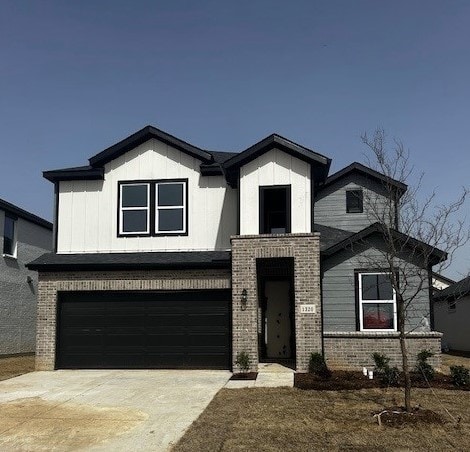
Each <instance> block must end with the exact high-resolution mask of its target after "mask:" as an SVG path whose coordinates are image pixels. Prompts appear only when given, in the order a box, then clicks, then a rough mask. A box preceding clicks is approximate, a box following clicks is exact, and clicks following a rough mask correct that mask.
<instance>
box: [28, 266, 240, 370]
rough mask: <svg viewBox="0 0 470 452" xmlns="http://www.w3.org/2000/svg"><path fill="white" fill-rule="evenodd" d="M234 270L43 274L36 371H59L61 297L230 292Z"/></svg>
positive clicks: (39, 298)
mask: <svg viewBox="0 0 470 452" xmlns="http://www.w3.org/2000/svg"><path fill="white" fill-rule="evenodd" d="M230 287H231V284H230V270H229V269H227V270H209V269H207V270H177V271H167V270H165V271H163V270H142V271H139V270H137V271H108V272H105V271H100V272H55V273H39V284H38V315H37V335H36V339H37V341H36V370H53V369H54V368H55V352H56V324H57V318H56V317H57V316H56V313H57V295H58V292H62V291H64V292H65V291H88V290H93V291H96V290H118V291H126V290H197V289H230Z"/></svg>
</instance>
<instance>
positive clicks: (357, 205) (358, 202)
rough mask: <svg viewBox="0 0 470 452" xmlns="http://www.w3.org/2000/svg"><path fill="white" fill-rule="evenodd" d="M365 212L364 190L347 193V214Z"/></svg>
mask: <svg viewBox="0 0 470 452" xmlns="http://www.w3.org/2000/svg"><path fill="white" fill-rule="evenodd" d="M362 211H363V197H362V190H348V191H347V192H346V212H348V213H361V212H362Z"/></svg>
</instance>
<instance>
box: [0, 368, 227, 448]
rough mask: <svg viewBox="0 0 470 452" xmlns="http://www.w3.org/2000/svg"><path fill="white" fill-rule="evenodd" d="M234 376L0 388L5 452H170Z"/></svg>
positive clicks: (67, 375) (37, 377) (94, 377)
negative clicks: (76, 451)
mask: <svg viewBox="0 0 470 452" xmlns="http://www.w3.org/2000/svg"><path fill="white" fill-rule="evenodd" d="M230 376H231V373H230V372H228V371H202V370H183V371H176V370H125V371H124V370H109V371H103V370H96V371H95V370H70V371H69V370H59V371H55V372H33V373H30V374H25V375H22V376H20V377H16V378H12V379H10V380H6V381H2V382H0V450H2V451H41V450H47V451H71V450H93V451H103V450H109V451H129V450H133V451H146V450H149V451H150V450H151V451H164V450H168V449H169V448H170V447H171V445H172V444H174V443H176V442H177V441H178V439H179V438H180V437H181V436H182V435H183V433H184V431H185V430H186V429H187V428H188V427H189V426H190V425H191V423H192V422H193V421H194V420H195V419H196V418H197V417H198V416H199V414H200V413H201V412H202V411H203V410H204V409H205V408H206V406H207V405H208V404H209V402H210V401H211V400H212V398H213V397H214V395H215V394H216V393H217V392H218V391H219V389H220V388H222V387H223V386H224V384H225V383H226V382H227V380H228V379H229V378H230Z"/></svg>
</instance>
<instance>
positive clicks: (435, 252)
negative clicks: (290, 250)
mask: <svg viewBox="0 0 470 452" xmlns="http://www.w3.org/2000/svg"><path fill="white" fill-rule="evenodd" d="M388 230H389V231H390V232H391V234H392V237H393V239H394V240H397V241H398V242H402V244H404V245H405V246H406V247H410V248H412V247H418V248H421V249H425V250H426V252H429V255H430V256H431V257H432V258H433V259H432V261H431V262H430V264H432V265H435V264H438V263H439V262H442V261H444V260H446V259H447V253H446V252H444V251H442V250H439V249H437V248H434V247H432V246H430V245H428V244H427V243H424V242H422V241H421V240H418V239H415V238H413V237H410V236H409V235H406V234H403V233H402V232H399V231H397V230H396V229H393V228H389V229H388ZM373 234H379V235H380V236H382V237H383V235H384V226H383V225H382V224H380V223H373V224H371V225H370V226H368V227H367V228H365V229H363V230H362V231H359V232H357V233H355V234H353V235H351V236H350V237H346V238H345V239H344V240H342V241H340V242H338V243H337V244H335V245H333V246H331V247H330V248H328V249H326V250H324V251H323V252H322V254H323V256H325V257H328V256H332V255H333V254H335V253H337V252H338V251H341V250H343V249H345V248H347V247H349V246H351V245H353V244H354V243H358V242H361V241H365V240H366V239H367V238H368V237H370V236H371V235H373Z"/></svg>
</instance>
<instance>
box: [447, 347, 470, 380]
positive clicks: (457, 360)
mask: <svg viewBox="0 0 470 452" xmlns="http://www.w3.org/2000/svg"><path fill="white" fill-rule="evenodd" d="M441 357H442V372H444V373H445V374H448V375H450V366H465V367H466V368H467V369H470V353H463V352H460V353H459V352H448V353H442V355H441Z"/></svg>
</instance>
